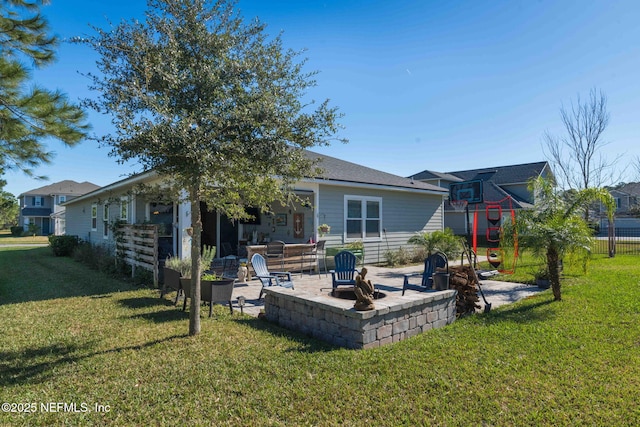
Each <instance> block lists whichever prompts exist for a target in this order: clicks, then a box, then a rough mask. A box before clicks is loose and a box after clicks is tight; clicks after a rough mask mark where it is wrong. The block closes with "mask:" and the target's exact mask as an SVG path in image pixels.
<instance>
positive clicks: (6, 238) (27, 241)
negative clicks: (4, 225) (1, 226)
mask: <svg viewBox="0 0 640 427" xmlns="http://www.w3.org/2000/svg"><path fill="white" fill-rule="evenodd" d="M34 243H38V244H42V243H45V244H48V243H49V238H48V237H47V236H24V237H14V236H12V235H11V232H10V231H9V230H0V245H32V244H34Z"/></svg>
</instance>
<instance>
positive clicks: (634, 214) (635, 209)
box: [600, 182, 640, 235]
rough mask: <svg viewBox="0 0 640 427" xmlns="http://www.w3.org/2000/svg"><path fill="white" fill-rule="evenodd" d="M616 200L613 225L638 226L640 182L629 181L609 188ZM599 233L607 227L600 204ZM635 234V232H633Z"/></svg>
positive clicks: (629, 227) (628, 227) (639, 223)
mask: <svg viewBox="0 0 640 427" xmlns="http://www.w3.org/2000/svg"><path fill="white" fill-rule="evenodd" d="M609 193H611V195H612V196H613V198H614V199H615V201H616V214H615V219H614V221H615V227H616V228H624V229H638V228H640V182H630V183H628V184H624V185H622V186H620V187H618V188H613V189H609ZM600 217H601V220H600V222H601V225H600V227H601V233H605V232H606V231H605V230H606V228H607V227H608V222H607V220H606V218H605V217H606V215H605V208H604V207H603V206H602V205H601V206H600ZM634 235H635V234H634Z"/></svg>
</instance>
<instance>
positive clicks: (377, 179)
mask: <svg viewBox="0 0 640 427" xmlns="http://www.w3.org/2000/svg"><path fill="white" fill-rule="evenodd" d="M306 153H307V156H308V157H309V158H311V159H318V160H320V163H319V167H320V168H322V169H323V171H322V173H321V174H320V176H315V177H309V178H315V179H324V180H332V181H342V182H352V183H360V184H373V185H383V186H389V187H397V188H411V189H418V190H425V191H432V192H438V193H444V194H446V193H447V190H446V189H443V188H442V187H438V186H436V185H433V184H427V183H425V182H420V181H418V180H416V179H412V178H405V177H402V176H398V175H393V174H390V173H387V172H382V171H379V170H377V169H372V168H368V167H366V166H362V165H359V164H357V163H351V162H347V161H345V160H340V159H337V158H335V157H331V156H326V155H324V154H319V153H315V152H312V151H309V150H306Z"/></svg>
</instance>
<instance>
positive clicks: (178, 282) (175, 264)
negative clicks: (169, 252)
mask: <svg viewBox="0 0 640 427" xmlns="http://www.w3.org/2000/svg"><path fill="white" fill-rule="evenodd" d="M215 255H216V247H215V246H206V245H205V246H204V248H203V250H202V254H201V255H200V257H201V259H202V265H206V266H207V269H208V266H210V265H211V261H213V258H214V257H215ZM163 273H164V287H163V289H162V293H161V295H160V296H161V297H162V296H164V294H165V293H166V292H167V289H173V290H175V291H177V292H178V293H177V295H176V303H177V302H178V298H179V297H180V294H181V293H182V291H183V289H184V286H183V282H182V279H188V280H191V259H189V258H180V257H177V256H170V257H168V258H167V259H166V261H165V263H164V270H163Z"/></svg>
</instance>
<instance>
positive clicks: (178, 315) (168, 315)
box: [130, 309, 189, 323]
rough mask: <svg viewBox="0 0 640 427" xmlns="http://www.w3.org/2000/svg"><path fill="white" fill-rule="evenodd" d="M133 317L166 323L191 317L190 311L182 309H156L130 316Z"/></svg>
mask: <svg viewBox="0 0 640 427" xmlns="http://www.w3.org/2000/svg"><path fill="white" fill-rule="evenodd" d="M130 318H131V319H144V320H148V321H151V322H154V323H166V322H175V321H182V320H185V319H188V318H189V313H188V312H186V311H182V310H178V309H176V310H165V311H154V312H152V313H141V314H134V315H133V316H130Z"/></svg>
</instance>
